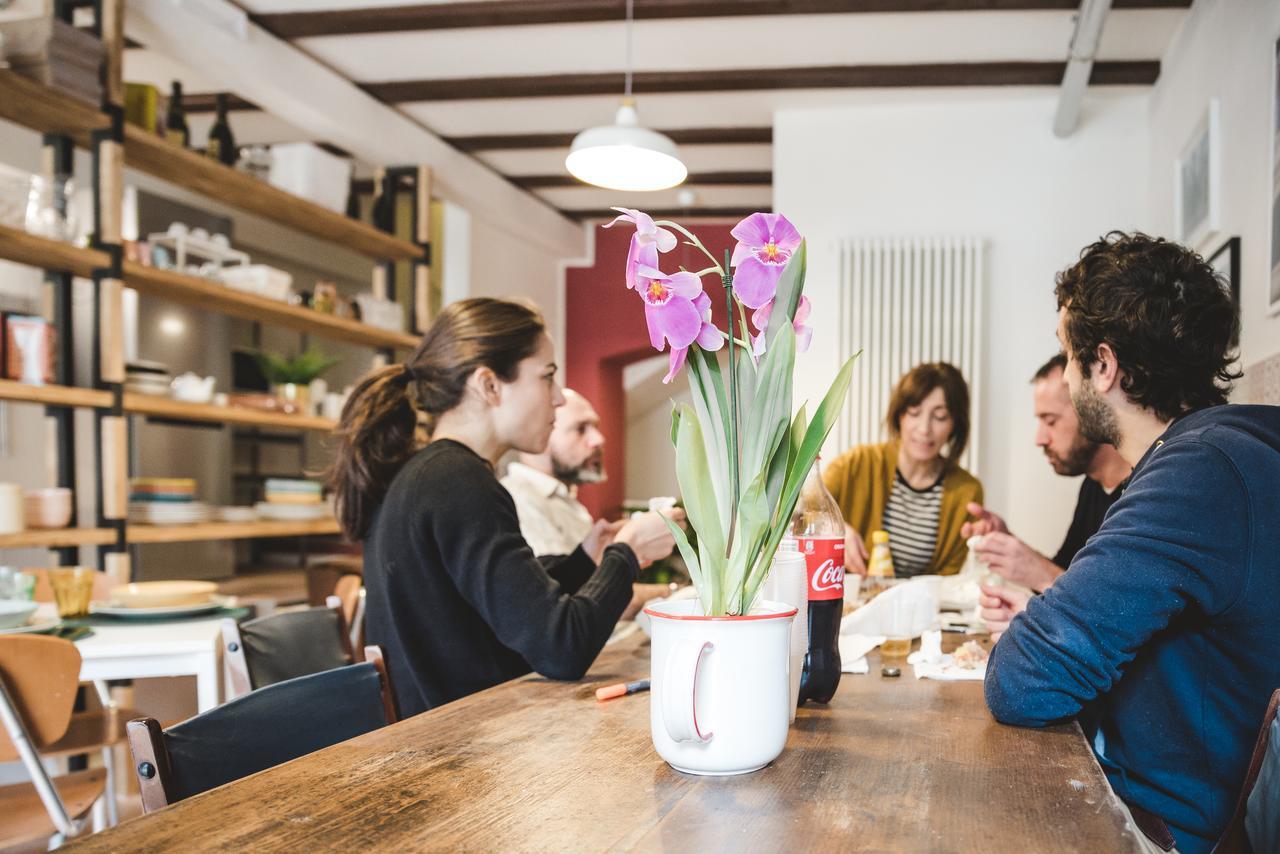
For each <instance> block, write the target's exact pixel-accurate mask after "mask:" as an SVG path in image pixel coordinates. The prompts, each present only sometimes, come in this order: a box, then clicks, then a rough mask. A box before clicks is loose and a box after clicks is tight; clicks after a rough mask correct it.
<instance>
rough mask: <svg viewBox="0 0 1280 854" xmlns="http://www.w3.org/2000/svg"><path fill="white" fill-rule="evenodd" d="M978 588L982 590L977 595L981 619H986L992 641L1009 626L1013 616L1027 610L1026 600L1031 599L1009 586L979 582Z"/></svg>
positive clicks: (998, 637)
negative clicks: (995, 585)
mask: <svg viewBox="0 0 1280 854" xmlns="http://www.w3.org/2000/svg"><path fill="white" fill-rule="evenodd" d="M978 589H979V590H981V591H982V595H981V596H979V597H978V604H979V605H980V606H981V607H982V619H984V620H986V621H987V630H988V631H989V632H991V641H992V643H994V642H995V641H998V640H1000V636H1001V635H1003V634H1004V632H1005V629H1007V628H1009V623H1010V622H1011V621H1012V620H1013V618H1014V616H1016V615H1017V614H1021V613H1022V612H1023V611H1025V610H1027V602H1029V601H1030V600H1031V596H1030V594H1027V593H1023V592H1021V591H1018V590H1014V589H1012V588H1010V587H992V586H991V585H989V584H979V585H978Z"/></svg>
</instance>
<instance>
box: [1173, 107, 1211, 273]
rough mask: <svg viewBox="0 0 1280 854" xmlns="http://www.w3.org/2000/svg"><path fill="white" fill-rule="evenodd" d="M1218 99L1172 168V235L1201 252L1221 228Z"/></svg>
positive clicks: (1197, 123)
mask: <svg viewBox="0 0 1280 854" xmlns="http://www.w3.org/2000/svg"><path fill="white" fill-rule="evenodd" d="M1219 116H1220V110H1219V108H1218V99H1217V98H1211V99H1210V100H1209V106H1208V108H1207V109H1206V110H1205V112H1204V115H1203V116H1201V118H1200V121H1198V122H1196V126H1195V128H1194V129H1193V130H1192V132H1191V135H1190V137H1189V138H1188V139H1187V142H1186V144H1185V145H1184V146H1183V147H1182V151H1181V152H1179V154H1178V157H1177V159H1176V160H1175V161H1174V164H1173V213H1174V233H1175V234H1177V235H1178V242H1179V243H1182V244H1183V245H1184V246H1189V247H1191V248H1192V249H1203V248H1204V247H1205V245H1206V244H1208V243H1209V242H1210V241H1211V240H1213V238H1215V237H1217V235H1218V231H1219V229H1220V228H1221V227H1222V225H1221V223H1222V145H1221V142H1220V140H1221V134H1222V131H1221V120H1220V118H1219Z"/></svg>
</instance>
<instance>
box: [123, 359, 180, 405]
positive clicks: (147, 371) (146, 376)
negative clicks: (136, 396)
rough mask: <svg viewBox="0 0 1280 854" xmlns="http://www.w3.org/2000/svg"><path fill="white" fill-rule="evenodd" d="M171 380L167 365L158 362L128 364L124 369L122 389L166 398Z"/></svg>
mask: <svg viewBox="0 0 1280 854" xmlns="http://www.w3.org/2000/svg"><path fill="white" fill-rule="evenodd" d="M171 380H172V378H171V377H170V376H169V366H168V365H165V364H162V363H160V362H130V363H129V364H128V365H127V366H126V367H125V372H124V389H125V391H136V392H139V393H141V394H156V395H160V396H162V397H168V396H169V383H170V381H171Z"/></svg>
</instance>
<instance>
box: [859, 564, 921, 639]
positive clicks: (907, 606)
mask: <svg viewBox="0 0 1280 854" xmlns="http://www.w3.org/2000/svg"><path fill="white" fill-rule="evenodd" d="M939 580H940V577H939V576H936V575H931V576H930V575H924V576H918V577H916V578H912V579H908V580H907V581H905V582H903V583H902V584H897V585H894V586H893V587H891V588H889V589H888V590H886V591H884V592H883V593H881V594H880V595H879V596H877V597H876V598H874V599H872V600H871V601H870V602H868V603H867V604H865V605H863V606H862V607H861V608H859V609H858V610H856V611H854V612H853V613H852V614H850V615H849V616H847V617H845V618H844V620H842V621H841V623H840V633H841V634H856V635H887V634H890V631H889V630H890V629H892V628H897V629H898V631H895V632H893V634H895V635H910V636H911V637H919V636H920V633H921V632H923V631H924V630H925V629H927V628H929V626H930V625H931V624H932V623H933V621H934V619H935V618H936V617H937V616H938V582H939ZM893 623H902V624H903V625H902V626H901V627H898V626H895V625H892V624H893Z"/></svg>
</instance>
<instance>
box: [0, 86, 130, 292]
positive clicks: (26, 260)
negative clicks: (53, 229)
mask: <svg viewBox="0 0 1280 854" xmlns="http://www.w3.org/2000/svg"><path fill="white" fill-rule="evenodd" d="M3 97H4V93H3V90H0V99H3ZM0 258H3V259H4V260H5V261H13V262H15V263H17V264H26V265H27V266H29V267H40V268H42V269H45V270H57V271H60V272H66V273H71V274H72V275H75V276H84V277H86V278H88V277H89V276H91V275H93V271H94V268H100V267H105V266H107V265H108V264H110V263H111V259H110V258H109V257H107V253H105V252H99V251H98V250H96V249H81V248H80V247H78V246H72V245H71V244H70V243H63V242H62V241H61V240H50V239H48V238H47V237H37V236H35V235H34V234H27V233H26V232H25V231H23V230H21V229H18V228H10V227H9V226H7V225H0Z"/></svg>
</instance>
